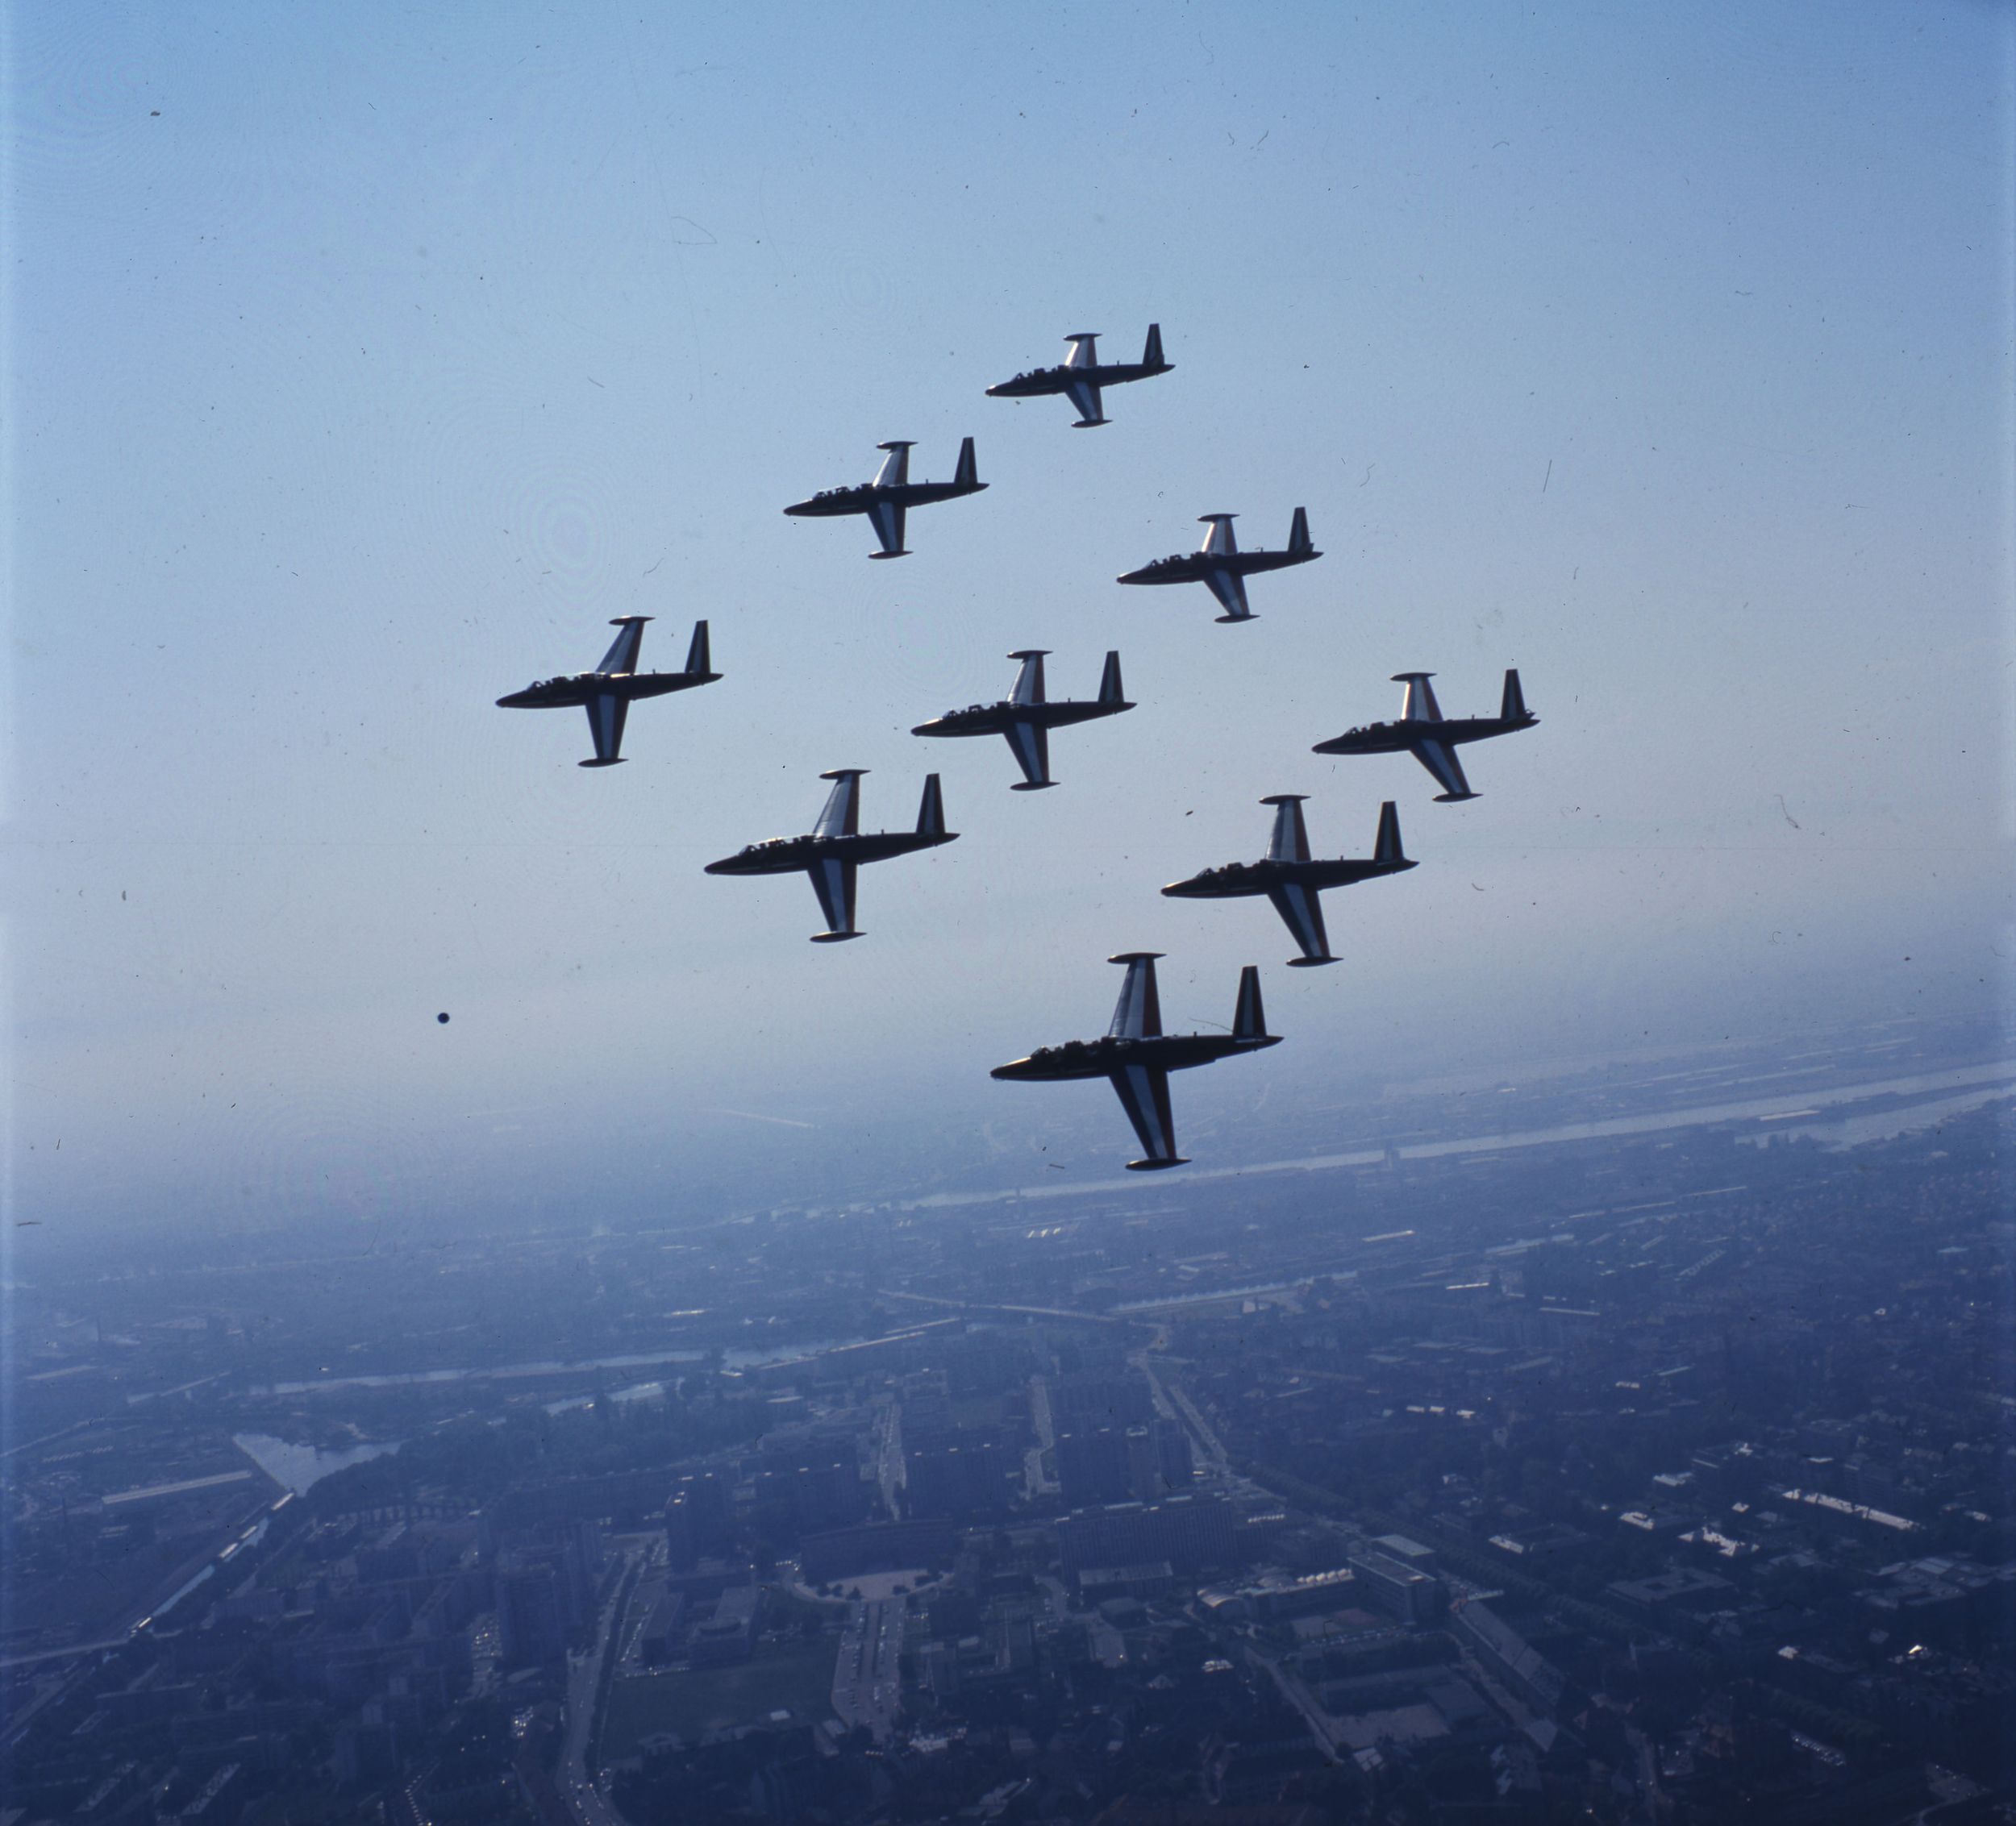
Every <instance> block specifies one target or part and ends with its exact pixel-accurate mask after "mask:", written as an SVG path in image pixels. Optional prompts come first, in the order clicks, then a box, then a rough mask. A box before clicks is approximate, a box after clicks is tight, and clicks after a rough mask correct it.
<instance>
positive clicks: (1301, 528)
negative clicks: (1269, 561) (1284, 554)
mask: <svg viewBox="0 0 2016 1826" xmlns="http://www.w3.org/2000/svg"><path fill="white" fill-rule="evenodd" d="M1315 549H1316V542H1315V541H1314V539H1311V538H1310V536H1309V510H1308V509H1307V508H1306V507H1298V508H1297V509H1296V510H1295V518H1294V519H1293V522H1290V524H1289V528H1288V550H1289V555H1291V556H1293V557H1297V558H1299V557H1300V556H1302V554H1304V553H1305V552H1310V551H1314V550H1315Z"/></svg>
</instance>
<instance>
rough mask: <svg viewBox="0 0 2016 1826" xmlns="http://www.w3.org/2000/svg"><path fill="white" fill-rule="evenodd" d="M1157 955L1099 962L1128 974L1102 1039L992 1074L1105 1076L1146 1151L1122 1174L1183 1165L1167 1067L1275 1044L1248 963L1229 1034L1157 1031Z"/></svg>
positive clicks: (1042, 1080)
mask: <svg viewBox="0 0 2016 1826" xmlns="http://www.w3.org/2000/svg"><path fill="white" fill-rule="evenodd" d="M1161 955H1162V954H1161V953H1160V951H1123V952H1122V953H1121V954H1120V955H1118V957H1114V958H1109V959H1107V960H1106V961H1107V962H1108V963H1123V964H1125V965H1126V966H1127V981H1126V982H1125V983H1123V984H1121V986H1120V1000H1119V1003H1118V1005H1117V1006H1116V1007H1115V1008H1114V1011H1113V1024H1112V1025H1111V1026H1110V1027H1108V1028H1107V1029H1106V1033H1105V1034H1104V1035H1103V1037H1102V1038H1099V1039H1097V1040H1068V1041H1066V1042H1064V1045H1062V1046H1039V1047H1037V1049H1036V1050H1035V1051H1034V1052H1032V1053H1031V1054H1030V1055H1029V1056H1028V1057H1027V1059H1014V1060H1013V1061H1011V1062H1010V1063H1008V1064H1006V1065H998V1066H996V1067H994V1069H993V1073H992V1074H991V1075H993V1077H996V1078H1006V1079H1015V1080H1017V1081H1018V1082H1022V1083H1028V1084H1048V1083H1051V1082H1052V1081H1053V1080H1056V1079H1065V1078H1110V1079H1112V1081H1113V1088H1114V1090H1115V1091H1116V1092H1118V1093H1119V1097H1120V1102H1121V1104H1122V1106H1123V1108H1125V1109H1126V1111H1127V1120H1128V1121H1130V1122H1131V1123H1132V1124H1133V1125H1134V1132H1135V1134H1137V1135H1139V1137H1140V1138H1141V1146H1142V1147H1143V1149H1144V1150H1146V1154H1145V1155H1144V1157H1143V1158H1142V1159H1139V1160H1130V1161H1129V1162H1128V1163H1127V1167H1128V1169H1129V1171H1132V1172H1136V1173H1146V1172H1151V1171H1153V1170H1154V1169H1155V1168H1156V1167H1181V1166H1184V1165H1185V1164H1186V1162H1185V1158H1184V1156H1182V1155H1181V1154H1178V1153H1177V1151H1176V1124H1175V1122H1174V1121H1173V1119H1172V1118H1171V1117H1170V1115H1169V1074H1170V1073H1171V1072H1172V1071H1186V1070H1188V1069H1189V1067H1191V1066H1193V1065H1210V1064H1212V1063H1214V1062H1215V1061H1217V1060H1218V1059H1230V1058H1231V1056H1232V1055H1233V1054H1235V1053H1249V1052H1258V1051H1259V1050H1260V1048H1261V1047H1263V1046H1279V1045H1280V1044H1281V1036H1280V1035H1279V1034H1270V1033H1268V1031H1267V1016H1266V1013H1265V1012H1264V1010H1263V1009H1262V1008H1261V1007H1260V971H1259V970H1258V969H1257V968H1256V967H1255V966H1253V965H1252V964H1250V963H1249V964H1248V965H1247V967H1245V969H1244V970H1243V971H1240V972H1239V1003H1238V1006H1237V1008H1236V1009H1235V1011H1234V1013H1233V1016H1232V1030H1231V1033H1230V1034H1164V1032H1163V1031H1162V1005H1161V1003H1160V1000H1159V999H1158V998H1157V997H1156V992H1155V960H1156V959H1157V958H1159V957H1160V956H1161Z"/></svg>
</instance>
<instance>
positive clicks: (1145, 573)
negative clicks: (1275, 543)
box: [1119, 551, 1322, 584]
mask: <svg viewBox="0 0 2016 1826" xmlns="http://www.w3.org/2000/svg"><path fill="white" fill-rule="evenodd" d="M1320 557H1322V553H1321V552H1320V551H1227V552H1223V553H1220V552H1214V551H1179V552H1177V553H1175V554H1174V555H1173V556H1171V557H1168V558H1158V559H1156V560H1155V562H1154V563H1153V564H1143V565H1142V566H1141V567H1140V568H1139V570H1134V571H1129V572H1125V573H1124V574H1123V576H1121V577H1120V579H1119V581H1120V582H1122V583H1123V584H1201V583H1206V582H1208V581H1209V580H1210V578H1211V577H1212V576H1235V577H1250V576H1254V575H1256V573H1258V572H1261V571H1285V570H1286V569H1287V568H1288V567H1289V565H1291V564H1310V563H1312V562H1314V560H1315V559H1318V558H1320Z"/></svg>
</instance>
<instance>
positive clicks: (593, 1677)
mask: <svg viewBox="0 0 2016 1826" xmlns="http://www.w3.org/2000/svg"><path fill="white" fill-rule="evenodd" d="M639 1558H640V1555H639V1549H636V1548H634V1547H633V1548H631V1549H627V1550H626V1551H625V1553H624V1554H623V1574H622V1576H621V1577H620V1578H619V1579H617V1581H616V1586H615V1589H614V1591H612V1592H611V1593H610V1597H609V1601H608V1602H607V1603H606V1604H604V1605H603V1606H602V1615H601V1616H599V1617H598V1618H597V1619H596V1621H595V1642H594V1647H593V1648H591V1649H589V1650H588V1651H587V1653H585V1654H581V1655H569V1657H568V1658H567V1747H566V1749H565V1750H564V1752H563V1753H561V1756H560V1767H559V1768H558V1769H557V1770H555V1771H554V1773H553V1785H554V1786H555V1787H556V1788H557V1789H559V1791H560V1798H561V1799H563V1800H564V1801H565V1802H566V1803H567V1805H568V1806H569V1808H570V1809H572V1810H573V1816H574V1818H575V1820H576V1821H577V1823H578V1826H629V1823H628V1821H627V1820H625V1819H624V1818H623V1816H622V1815H621V1814H620V1813H619V1812H618V1811H616V1809H615V1808H614V1807H613V1806H612V1805H610V1802H609V1800H608V1798H607V1797H606V1795H603V1793H602V1791H601V1790H600V1789H599V1788H598V1787H597V1786H595V1782H594V1770H591V1769H589V1766H588V1743H589V1736H590V1734H591V1732H593V1731H594V1724H595V1691H596V1688H597V1687H598V1686H599V1685H600V1684H601V1682H602V1662H603V1661H604V1660H605V1659H606V1658H607V1656H608V1654H609V1653H610V1649H611V1648H612V1647H613V1646H614V1643H615V1640H616V1637H617V1633H618V1632H619V1630H620V1628H622V1624H623V1612H624V1610H625V1608H626V1606H627V1601H628V1599H629V1596H630V1590H631V1574H632V1573H634V1572H635V1570H636V1569H637V1566H638V1563H639Z"/></svg>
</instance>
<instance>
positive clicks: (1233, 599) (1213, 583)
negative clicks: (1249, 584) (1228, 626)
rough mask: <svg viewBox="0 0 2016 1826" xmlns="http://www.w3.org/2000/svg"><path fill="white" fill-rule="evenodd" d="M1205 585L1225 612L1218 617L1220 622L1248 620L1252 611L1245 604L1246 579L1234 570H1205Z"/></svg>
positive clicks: (1250, 618) (1251, 616)
mask: <svg viewBox="0 0 2016 1826" xmlns="http://www.w3.org/2000/svg"><path fill="white" fill-rule="evenodd" d="M1204 582H1205V586H1206V588H1207V589H1209V590H1210V593H1211V594H1212V595H1214V596H1215V597H1217V598H1218V606H1219V607H1220V608H1221V609H1223V610H1224V611H1225V613H1224V614H1223V615H1221V616H1219V617H1218V619H1219V620H1220V621H1222V622H1250V621H1251V620H1252V618H1253V611H1252V609H1249V608H1248V607H1247V606H1246V580H1245V578H1243V577H1242V576H1240V575H1239V573H1238V572H1236V571H1206V572H1205V573H1204Z"/></svg>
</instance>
